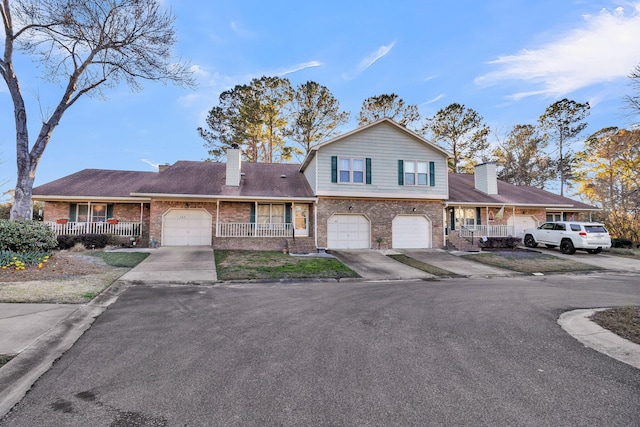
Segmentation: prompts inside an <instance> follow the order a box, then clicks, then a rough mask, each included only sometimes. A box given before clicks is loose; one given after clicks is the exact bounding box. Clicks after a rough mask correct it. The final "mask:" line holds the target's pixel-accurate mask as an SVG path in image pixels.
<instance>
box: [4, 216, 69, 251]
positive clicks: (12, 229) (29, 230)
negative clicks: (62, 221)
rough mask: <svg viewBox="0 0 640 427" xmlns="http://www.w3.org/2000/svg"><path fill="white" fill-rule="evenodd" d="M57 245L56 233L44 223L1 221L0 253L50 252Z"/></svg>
mask: <svg viewBox="0 0 640 427" xmlns="http://www.w3.org/2000/svg"><path fill="white" fill-rule="evenodd" d="M57 245H58V243H57V241H56V235H55V233H54V232H53V230H51V228H49V226H47V225H46V224H44V223H42V222H37V221H10V220H6V219H2V220H0V251H13V252H49V251H52V250H53V249H55V248H56V246H57Z"/></svg>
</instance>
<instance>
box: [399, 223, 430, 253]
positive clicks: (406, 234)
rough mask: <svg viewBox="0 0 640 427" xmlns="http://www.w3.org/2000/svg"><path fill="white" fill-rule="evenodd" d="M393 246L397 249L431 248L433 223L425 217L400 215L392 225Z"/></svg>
mask: <svg viewBox="0 0 640 427" xmlns="http://www.w3.org/2000/svg"><path fill="white" fill-rule="evenodd" d="M391 239H392V242H391V245H392V247H394V248H397V249H424V248H430V247H431V222H429V220H428V219H427V218H426V217H425V216H423V215H399V216H397V217H395V218H394V219H393V222H392V225H391Z"/></svg>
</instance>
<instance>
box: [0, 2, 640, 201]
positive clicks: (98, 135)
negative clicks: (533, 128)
mask: <svg viewBox="0 0 640 427" xmlns="http://www.w3.org/2000/svg"><path fill="white" fill-rule="evenodd" d="M161 3H162V5H163V7H167V8H170V9H171V10H172V12H173V13H174V14H175V16H176V21H175V28H176V33H177V38H178V43H177V44H176V46H175V48H174V54H175V57H176V59H181V60H183V61H188V62H189V64H190V66H191V69H192V71H193V73H194V77H195V78H196V80H197V83H198V84H197V87H196V88H194V89H189V88H181V87H177V86H174V85H166V86H165V85H162V84H159V83H155V82H145V83H143V89H142V90H141V91H139V92H131V91H130V90H129V89H128V88H127V87H126V86H119V87H116V88H113V89H109V90H107V91H106V99H101V98H91V97H84V98H82V99H81V100H80V101H78V102H77V103H76V104H75V105H73V106H72V107H71V108H70V109H69V110H67V112H66V113H65V115H64V117H63V118H62V120H61V122H60V125H59V126H58V128H56V129H55V131H54V132H53V136H52V139H51V141H50V143H49V145H48V147H47V148H46V150H45V153H44V155H43V157H42V159H41V161H40V164H39V166H38V170H37V172H36V185H39V184H44V183H47V182H50V181H52V180H54V179H57V178H60V177H63V176H66V175H69V174H71V173H74V172H77V171H79V170H82V169H87V168H94V169H120V170H139V171H154V170H157V165H158V164H165V163H169V164H173V163H174V162H176V161H178V160H203V159H204V158H205V157H206V155H207V153H206V149H205V148H204V146H203V144H204V140H203V139H201V138H200V137H199V136H198V133H197V131H196V129H197V128H198V127H199V126H205V118H206V116H207V112H208V111H209V110H210V109H211V108H212V107H214V106H215V105H217V103H218V97H219V95H220V93H221V92H222V91H224V90H228V89H230V88H233V86H235V85H238V84H247V83H249V82H250V81H251V79H253V78H259V77H261V76H274V75H277V76H281V77H286V78H288V79H289V80H290V81H291V83H292V84H293V86H294V87H295V86H297V85H299V84H302V83H304V82H306V81H308V80H313V81H316V82H318V83H319V84H321V85H324V86H326V87H328V88H329V89H330V90H331V92H332V93H333V95H334V96H335V97H336V99H337V100H338V101H339V102H340V106H341V109H342V110H344V111H349V112H351V121H350V122H349V123H348V124H346V125H344V126H343V127H342V128H341V130H343V131H345V132H347V131H350V130H352V129H354V128H356V127H357V123H356V122H357V116H358V113H359V111H360V107H361V105H362V102H363V101H364V100H365V99H366V98H368V97H371V96H376V95H381V94H385V93H396V94H397V95H399V97H400V98H402V99H404V101H405V102H406V103H408V104H415V105H417V106H418V107H419V111H420V114H421V116H422V117H432V116H433V115H435V113H436V112H437V111H438V110H440V109H443V108H445V107H446V106H448V105H449V104H451V103H454V102H456V103H460V104H464V105H465V106H466V107H468V108H472V109H474V110H475V111H477V112H478V113H479V114H480V115H481V116H482V117H483V118H484V121H485V123H486V124H488V125H489V126H490V127H491V129H492V135H491V136H490V140H491V141H493V142H495V140H496V138H497V137H499V136H504V134H505V133H506V132H508V130H509V129H511V128H512V127H513V126H514V125H517V124H535V123H536V121H537V119H538V117H539V116H540V115H541V114H542V113H543V112H544V110H545V108H546V107H548V106H549V105H551V104H552V103H553V102H555V101H557V100H560V99H563V98H569V99H573V100H575V101H577V102H587V101H588V102H589V103H590V105H591V115H590V116H589V118H588V120H587V121H588V123H589V126H588V127H587V129H586V131H585V132H584V134H583V136H584V137H586V136H588V135H589V134H591V133H593V132H596V131H598V130H600V129H602V128H603V127H607V126H618V127H621V128H622V127H627V128H628V127H630V126H631V125H632V124H633V123H634V118H633V117H630V115H629V110H628V109H625V107H624V105H625V104H624V100H623V98H624V96H625V95H629V94H631V93H633V92H632V90H633V89H632V87H631V80H630V79H629V78H628V76H629V74H630V73H631V71H632V70H633V68H634V67H635V66H636V65H638V64H640V1H610V0H536V1H531V0H482V1H475V0H458V1H455V2H443V1H434V0H422V1H405V0H396V1H394V2H389V1H379V0H369V1H368V2H365V3H362V2H350V1H344V0H343V1H334V0H327V1H322V2H300V1H278V0H275V1H270V2H264V1H261V0H252V1H248V0H228V1H227V0H224V1H219V0H216V1H211V0H189V1H184V0H162V1H161ZM15 62H16V74H17V75H18V78H19V79H20V84H21V88H22V93H23V96H24V97H25V100H26V102H27V114H28V117H29V129H30V136H31V139H32V140H33V138H34V137H35V135H37V132H38V130H39V125H40V124H41V122H42V117H43V116H42V115H43V114H46V113H50V112H51V111H52V110H53V108H54V106H55V105H56V103H57V102H58V100H59V98H60V95H61V93H62V89H61V88H60V87H59V86H57V85H55V84H51V83H48V82H46V81H44V80H42V78H41V74H40V71H41V70H40V69H39V68H38V67H37V66H36V64H35V63H34V62H32V61H31V59H30V58H29V57H26V56H23V55H22V54H20V53H17V54H16V57H15ZM637 121H638V119H637V118H635V122H637ZM576 148H578V149H579V143H578V147H576ZM0 159H2V160H3V162H2V163H1V164H0V183H3V182H5V181H8V182H7V183H6V184H5V185H4V186H3V187H1V188H0V190H1V192H5V191H6V190H8V189H10V188H12V187H13V186H14V185H15V180H16V166H15V126H14V121H13V105H12V104H11V101H10V98H9V94H8V91H7V89H6V86H4V83H3V82H1V81H0Z"/></svg>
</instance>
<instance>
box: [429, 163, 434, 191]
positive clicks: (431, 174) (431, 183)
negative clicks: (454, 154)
mask: <svg viewBox="0 0 640 427" xmlns="http://www.w3.org/2000/svg"><path fill="white" fill-rule="evenodd" d="M429 186H430V187H435V186H436V163H435V162H429Z"/></svg>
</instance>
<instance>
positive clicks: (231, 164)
mask: <svg viewBox="0 0 640 427" xmlns="http://www.w3.org/2000/svg"><path fill="white" fill-rule="evenodd" d="M241 154H242V153H241V151H240V147H238V145H237V144H233V145H232V146H231V147H229V148H227V180H226V185H229V186H231V187H238V186H239V185H240V168H241V167H242V155H241Z"/></svg>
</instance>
